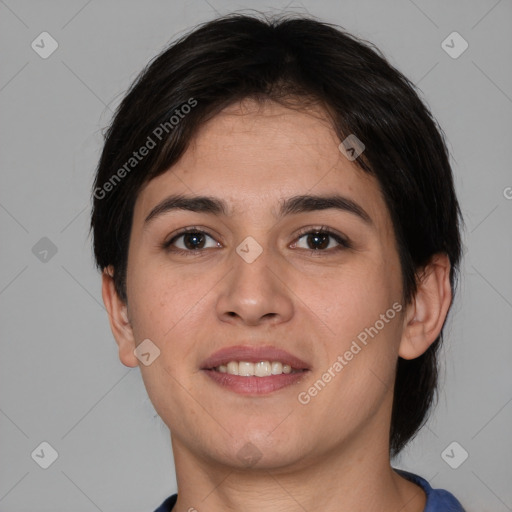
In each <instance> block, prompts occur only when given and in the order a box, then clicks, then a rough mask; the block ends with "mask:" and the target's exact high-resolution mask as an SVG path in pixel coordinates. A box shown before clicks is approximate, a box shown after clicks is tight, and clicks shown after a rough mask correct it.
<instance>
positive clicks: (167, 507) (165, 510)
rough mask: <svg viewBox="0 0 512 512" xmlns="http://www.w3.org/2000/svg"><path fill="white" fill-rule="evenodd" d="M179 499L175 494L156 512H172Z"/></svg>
mask: <svg viewBox="0 0 512 512" xmlns="http://www.w3.org/2000/svg"><path fill="white" fill-rule="evenodd" d="M177 499H178V495H177V494H173V495H172V496H169V497H168V498H167V499H166V500H165V501H164V502H163V503H162V504H161V505H160V506H159V507H158V508H157V509H156V510H155V512H171V510H172V509H173V507H174V505H176V500H177Z"/></svg>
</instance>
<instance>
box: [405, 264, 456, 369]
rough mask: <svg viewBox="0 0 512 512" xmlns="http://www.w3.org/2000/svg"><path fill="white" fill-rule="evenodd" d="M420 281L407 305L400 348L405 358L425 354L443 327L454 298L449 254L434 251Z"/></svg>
mask: <svg viewBox="0 0 512 512" xmlns="http://www.w3.org/2000/svg"><path fill="white" fill-rule="evenodd" d="M417 283H418V284H417V291H416V294H415V296H414V298H413V300H412V302H411V304H410V305H409V306H407V308H406V315H405V325H404V330H403V333H402V339H401V341H400V347H399V351H398V355H399V356H400V357H402V358H403V359H415V358H417V357H419V356H421V355H422V354H423V353H424V352H425V351H426V350H427V349H428V348H429V347H430V345H431V344H432V343H433V342H434V341H435V340H436V339H437V337H438V336H439V333H440V332H441V329H442V328H443V325H444V322H445V320H446V316H447V314H448V310H449V309H450V304H451V301H452V289H451V284H450V260H449V258H448V255H447V254H436V255H434V256H433V257H432V259H431V260H430V262H429V263H428V264H427V265H426V267H425V268H424V269H423V272H422V274H421V276H419V277H418V281H417Z"/></svg>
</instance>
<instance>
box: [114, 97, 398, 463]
mask: <svg viewBox="0 0 512 512" xmlns="http://www.w3.org/2000/svg"><path fill="white" fill-rule="evenodd" d="M339 143H340V141H339V139H338V138H337V136H336V135H335V133H334V131H333V129H332V127H331V126H330V124H329V123H328V122H327V120H325V119H324V117H323V116H322V113H321V112H317V111H308V112H297V111H295V110H289V109H287V108H285V107H283V106H280V105H277V104H275V103H267V104H265V105H264V106H257V105H256V104H255V103H252V102H249V101H246V102H244V104H243V105H240V104H238V105H234V106H232V107H229V108H228V109H226V110H224V111H223V112H222V113H221V114H219V115H217V116H216V117H215V118H213V119H212V120H210V121H209V122H208V123H207V124H205V125H203V127H202V129H201V131H200V132H199V134H198V135H197V137H196V138H195V140H194V141H193V143H192V144H191V146H190V147H189V149H188V150H187V151H186V153H185V154H184V155H183V157H182V158H181V159H180V161H179V162H178V163H177V164H176V165H174V166H173V167H172V169H170V170H169V171H167V172H165V173H164V174H162V175H160V176H159V177H157V178H155V179H153V180H152V181H150V182H149V183H148V184H147V186H145V188H143V189H142V191H141V192H140V194H139V196H138V198H137V201H136V205H135V211H134V217H133V226H132V233H131V239H130V244H129V253H128V269H127V296H128V307H127V313H128V319H129V322H130V324H131V331H132V333H133V340H131V341H130V340H129V339H125V340H124V341H122V342H121V343H120V347H121V354H122V361H123V362H124V363H125V364H128V365H132V364H133V365H134V364H137V363H138V360H137V359H134V358H133V355H131V353H132V352H133V349H134V348H135V346H136V345H139V344H140V343H141V342H142V341H143V340H146V339H150V340H151V342H152V343H153V344H154V345H156V346H157V347H158V349H159V350H160V355H159V356H158V357H157V358H156V359H155V360H154V361H153V362H152V363H151V364H150V365H148V366H145V365H143V364H140V369H141V372H142V376H143V379H144V383H145V386H146V388H147V391H148V394H149V397H150V399H151V401H152V403H153V405H154V407H155V409H156V410H157V412H158V413H159V415H160V416H161V418H162V419H163V421H164V422H165V423H166V424H167V425H168V427H169V428H170V430H171V436H172V440H173V448H174V450H175V453H184V452H187V453H188V454H190V455H192V456H195V457H197V458H201V459H202V460H206V461H210V462H212V463H215V462H217V463H219V464H227V465H228V466H231V467H233V466H235V467H237V466H239V467H244V465H246V463H247V462H246V461H244V460H243V457H244V454H247V452H249V455H252V456H253V458H258V459H259V461H258V462H257V464H258V467H262V468H274V469H278V468H280V467H281V468H283V467H290V466H297V467H299V466H300V465H301V464H310V463H311V461H312V460H314V459H316V458H319V457H329V456H330V455H332V454H334V453H336V452H338V451H340V450H342V449H344V450H346V449H347V447H348V446H350V447H354V449H355V447H357V446H358V445H359V444H361V445H364V444H365V443H366V444H368V443H371V442H373V443H377V444H378V443H382V446H384V447H385V449H387V444H388V437H387V436H388V430H389V421H390V411H391V404H392V387H393V380H394V370H395V362H396V359H397V353H398V348H399V344H400V338H401V333H402V328H403V327H402V320H401V316H402V315H401V314H400V313H399V310H400V309H401V302H400V301H401V296H402V287H401V274H400V264H399V258H398V253H397V249H396V246H395V238H394V235H393V228H392V223H391V220H390V217H389V214H388V211H387V208H386V206H385V203H384V199H383V197H382V196H381V193H380V190H379V187H378V184H377V182H376V180H375V179H374V178H373V177H370V176H368V175H367V174H365V173H364V172H363V171H361V170H360V169H359V168H357V167H356V166H355V165H354V163H353V162H351V161H349V160H348V159H347V158H346V157H345V156H344V155H343V154H342V153H341V152H340V150H339V149H338V145H339ZM178 194H179V195H182V196H185V197H187V198H193V197H196V196H208V197H210V198H214V199H216V200H217V201H222V202H223V203H224V209H225V211H222V212H216V211H214V209H209V210H208V211H192V210H189V209H175V208H171V206H172V205H170V204H169V203H168V204H167V205H166V206H165V201H166V199H167V198H168V197H169V196H171V195H178ZM297 196H315V197H319V196H322V197H323V196H329V197H333V196H339V197H341V198H344V200H343V201H338V203H336V204H337V206H338V207H334V206H335V205H334V204H332V203H330V204H329V206H330V207H329V208H325V209H323V208H321V207H320V206H319V204H318V203H315V201H309V203H307V202H304V201H303V202H300V201H296V203H295V207H294V208H285V209H284V211H283V208H282V207H283V205H284V204H285V202H286V201H289V200H290V198H293V197H297ZM308 204H309V206H308ZM162 205H164V206H162ZM288 205H289V203H288ZM347 205H348V206H347ZM157 207H158V208H157ZM150 214H151V215H150ZM148 216H149V217H150V218H148ZM185 229H189V230H191V231H192V233H190V232H189V233H188V234H185V235H184V234H183V233H182V232H183V230H185ZM365 335H366V336H365ZM232 346H245V347H247V346H248V347H249V348H254V347H267V348H268V347H273V348H277V349H281V350H285V351H286V352H287V353H289V354H291V355H292V356H295V357H296V358H299V359H300V360H302V361H303V362H304V363H305V364H304V365H302V368H300V369H304V368H305V370H304V371H302V372H300V373H298V374H296V373H295V372H294V374H293V378H292V377H290V376H289V375H288V376H286V375H285V376H282V375H281V376H274V377H264V380H265V382H266V383H267V382H270V384H269V386H270V387H269V388H265V387H264V386H263V384H262V385H261V386H260V387H259V388H255V387H251V386H250V385H247V386H245V387H244V384H243V383H242V384H240V382H241V379H252V380H251V382H254V379H258V378H260V377H243V376H239V377H236V378H235V379H233V378H231V381H230V382H232V383H233V382H234V381H236V382H235V383H234V384H233V385H232V386H228V385H224V384H222V383H220V379H219V378H212V373H211V372H212V371H214V370H206V369H205V368H204V362H205V361H206V360H207V358H209V357H210V356H211V355H212V354H214V353H215V352H216V351H218V350H219V349H223V348H225V347H232ZM283 357H284V356H283ZM235 359H236V360H239V361H240V360H244V358H243V357H242V356H240V357H236V358H235ZM265 359H275V360H277V361H279V359H280V357H277V356H276V357H264V358H262V360H265ZM336 363H338V364H336ZM299 366H301V365H299ZM216 375H217V377H221V376H223V377H222V378H225V375H226V374H223V373H220V372H217V374H216ZM228 379H229V378H228ZM272 379H273V381H272ZM245 382H247V383H248V382H249V380H247V381H245ZM260 382H263V380H262V381H260ZM272 382H274V383H275V382H280V383H285V384H286V385H284V387H280V388H279V385H281V384H279V385H278V386H275V385H274V384H272ZM251 385H253V384H251ZM265 385H266V384H265ZM236 386H238V387H236ZM277 388H279V389H277ZM258 390H259V391H258ZM369 456H371V454H369Z"/></svg>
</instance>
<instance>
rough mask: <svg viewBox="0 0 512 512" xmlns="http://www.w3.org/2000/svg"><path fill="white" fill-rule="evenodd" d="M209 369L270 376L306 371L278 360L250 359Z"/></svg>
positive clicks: (243, 375) (244, 375)
mask: <svg viewBox="0 0 512 512" xmlns="http://www.w3.org/2000/svg"><path fill="white" fill-rule="evenodd" d="M209 369H210V370H214V371H216V372H219V373H227V374H229V375H238V376H241V377H270V376H272V375H282V374H286V375H287V374H290V373H301V372H304V371H306V370H305V369H297V368H292V367H291V366H290V365H289V364H286V363H282V362H280V361H259V362H257V363H252V362H250V361H229V362H228V363H227V364H221V365H219V366H216V367H214V368H209Z"/></svg>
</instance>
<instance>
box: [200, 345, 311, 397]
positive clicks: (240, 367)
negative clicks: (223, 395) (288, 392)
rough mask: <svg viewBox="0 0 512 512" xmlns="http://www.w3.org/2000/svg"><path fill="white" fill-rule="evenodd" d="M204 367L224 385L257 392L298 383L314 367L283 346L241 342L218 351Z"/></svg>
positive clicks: (236, 390) (206, 372) (217, 381)
mask: <svg viewBox="0 0 512 512" xmlns="http://www.w3.org/2000/svg"><path fill="white" fill-rule="evenodd" d="M201 370H202V371H203V372H204V373H205V374H206V375H208V377H210V378H211V379H212V380H213V381H214V382H215V383H216V384H218V385H220V386H222V387H223V388H226V389H228V390H230V391H234V392H236V393H239V394H244V395H253V396H256V395H260V394H267V393H271V392H273V391H277V390H279V389H283V388H284V387H287V386H289V385H291V384H296V383H297V382H299V381H301V380H302V379H303V378H304V375H305V374H306V373H307V372H309V371H310V370H311V369H310V367H309V365H308V364H307V363H305V362H304V361H302V360H301V359H299V358H298V357H296V356H293V355H292V354H290V353H288V352H286V351H284V350H282V349H278V348H275V347H270V346H259V347H255V346H248V345H245V346H243V345H238V346H235V347H228V348H225V349H222V350H219V351H218V352H215V353H214V354H213V355H212V356H210V357H209V358H208V359H207V360H206V361H204V362H203V364H202V365H201Z"/></svg>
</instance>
